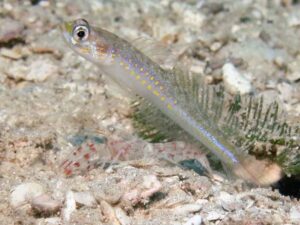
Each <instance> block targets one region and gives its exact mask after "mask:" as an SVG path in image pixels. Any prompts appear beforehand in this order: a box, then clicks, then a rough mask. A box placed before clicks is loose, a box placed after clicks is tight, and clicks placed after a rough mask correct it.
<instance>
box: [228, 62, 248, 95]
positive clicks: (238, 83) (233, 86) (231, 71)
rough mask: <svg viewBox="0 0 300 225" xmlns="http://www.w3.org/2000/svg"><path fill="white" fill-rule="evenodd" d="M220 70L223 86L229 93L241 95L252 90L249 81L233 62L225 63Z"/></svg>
mask: <svg viewBox="0 0 300 225" xmlns="http://www.w3.org/2000/svg"><path fill="white" fill-rule="evenodd" d="M222 70H223V79H224V84H225V87H226V88H227V90H228V91H229V92H230V93H232V94H237V93H240V94H242V95H243V94H248V93H250V92H251V91H252V90H253V88H252V85H251V82H250V81H249V80H248V79H247V78H246V77H245V76H244V75H243V74H241V73H240V72H239V71H238V70H237V69H236V68H235V66H234V65H233V64H231V63H226V64H225V65H224V66H223V68H222Z"/></svg>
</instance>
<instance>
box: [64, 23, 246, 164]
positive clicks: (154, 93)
mask: <svg viewBox="0 0 300 225" xmlns="http://www.w3.org/2000/svg"><path fill="white" fill-rule="evenodd" d="M63 34H64V37H65V39H66V41H67V43H68V44H69V46H70V47H71V48H72V49H73V50H74V51H75V52H77V53H79V54H80V55H81V56H83V57H84V58H86V59H87V60H89V61H91V62H93V63H95V64H96V65H98V66H99V67H100V68H101V70H102V71H103V73H105V74H106V75H108V76H110V77H111V78H112V79H113V80H115V81H116V82H117V83H119V84H120V85H121V86H122V87H124V88H127V89H129V90H131V91H132V92H134V93H136V94H138V95H139V96H141V97H144V98H145V99H147V100H148V101H150V102H151V103H152V104H153V105H154V106H156V107H158V108H159V109H160V110H161V111H162V112H163V113H164V114H165V115H167V116H168V117H169V118H171V119H172V120H173V121H175V122H176V123H177V124H178V125H179V126H180V127H181V128H182V129H183V130H185V131H186V132H187V133H189V134H190V135H191V136H193V137H194V138H195V139H197V140H198V141H200V142H201V143H202V144H203V145H205V146H206V147H207V148H208V149H209V150H210V151H211V152H213V153H214V154H215V155H217V156H218V157H219V158H220V159H221V160H222V161H223V162H224V163H225V164H226V165H227V166H229V168H235V167H237V166H239V165H240V163H241V162H240V159H241V157H242V156H241V155H239V154H240V152H239V150H238V149H236V148H235V146H233V145H232V144H231V143H229V142H227V140H226V139H225V138H224V137H223V136H222V135H221V134H220V132H219V131H218V130H217V128H216V127H215V126H212V124H211V123H210V122H208V121H206V120H207V117H205V116H203V119H202V120H201V118H202V117H201V115H197V120H195V119H194V117H193V115H191V114H190V113H189V112H188V110H186V108H184V107H182V105H183V104H182V102H180V101H182V99H183V98H178V96H176V92H175V91H174V89H175V88H176V87H173V86H172V84H171V83H170V81H168V79H165V78H166V77H167V76H172V74H171V72H170V71H165V70H163V69H162V68H161V67H160V66H159V65H158V64H157V63H155V62H154V61H152V60H151V59H150V58H149V57H147V56H146V55H144V54H143V53H142V52H141V51H140V50H138V49H137V48H135V47H134V46H133V45H131V44H130V43H129V42H127V41H125V40H123V39H121V38H119V37H118V36H116V35H114V34H112V33H110V32H108V31H106V30H103V29H100V28H95V27H90V26H89V24H88V23H87V22H86V21H85V20H82V19H80V20H76V21H75V22H71V23H65V24H64V26H63ZM185 105H186V104H185ZM199 118H200V120H199Z"/></svg>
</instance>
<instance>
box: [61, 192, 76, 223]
mask: <svg viewBox="0 0 300 225" xmlns="http://www.w3.org/2000/svg"><path fill="white" fill-rule="evenodd" d="M65 204H66V207H65V208H64V209H63V218H64V220H65V221H69V220H70V218H71V214H72V213H73V212H74V211H75V210H76V201H75V198H74V192H73V191H68V192H67V194H66V201H65Z"/></svg>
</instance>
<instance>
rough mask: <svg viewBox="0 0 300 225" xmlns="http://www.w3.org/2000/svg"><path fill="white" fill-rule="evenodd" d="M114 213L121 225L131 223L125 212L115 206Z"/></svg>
mask: <svg viewBox="0 0 300 225" xmlns="http://www.w3.org/2000/svg"><path fill="white" fill-rule="evenodd" d="M115 215H116V217H117V219H118V221H119V222H120V223H121V225H130V224H132V222H131V219H130V217H128V216H127V213H126V212H124V210H123V209H121V208H119V207H116V208H115Z"/></svg>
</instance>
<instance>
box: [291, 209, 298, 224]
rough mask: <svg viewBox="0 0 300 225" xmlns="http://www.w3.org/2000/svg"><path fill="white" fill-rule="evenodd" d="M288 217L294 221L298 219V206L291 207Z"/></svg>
mask: <svg viewBox="0 0 300 225" xmlns="http://www.w3.org/2000/svg"><path fill="white" fill-rule="evenodd" d="M290 218H291V220H292V221H294V222H299V221H300V208H299V207H298V208H297V207H295V206H294V207H292V208H291V210H290Z"/></svg>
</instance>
